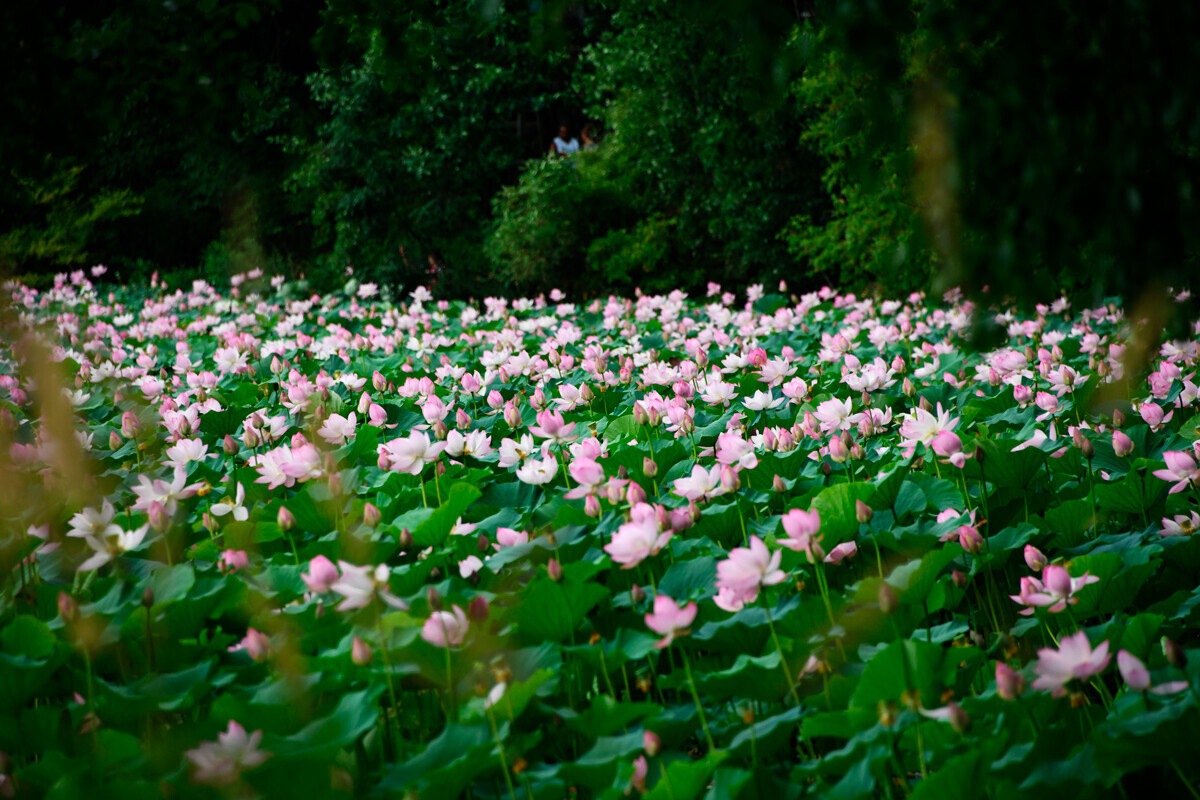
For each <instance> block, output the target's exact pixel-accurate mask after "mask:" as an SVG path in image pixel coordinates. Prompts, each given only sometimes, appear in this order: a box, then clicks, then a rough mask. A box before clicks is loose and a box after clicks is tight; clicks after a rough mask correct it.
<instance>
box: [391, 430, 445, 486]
mask: <svg viewBox="0 0 1200 800" xmlns="http://www.w3.org/2000/svg"><path fill="white" fill-rule="evenodd" d="M445 449H446V443H445V442H430V441H429V435H428V434H426V433H424V432H422V431H412V432H410V433H409V434H408V436H407V437H400V438H397V439H392V440H391V441H390V442H386V443H384V444H381V445H379V456H380V459H381V460H384V461H386V462H387V464H388V469H390V470H392V471H393V472H402V473H407V474H409V475H420V474H421V471H422V470H424V469H425V465H426V464H432V463H433V462H434V461H437V459H438V456H440V455H441V454H442V451H443V450H445Z"/></svg>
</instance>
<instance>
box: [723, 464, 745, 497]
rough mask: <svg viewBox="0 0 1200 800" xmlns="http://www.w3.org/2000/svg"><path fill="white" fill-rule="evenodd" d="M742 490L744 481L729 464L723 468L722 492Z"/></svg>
mask: <svg viewBox="0 0 1200 800" xmlns="http://www.w3.org/2000/svg"><path fill="white" fill-rule="evenodd" d="M740 488H742V479H741V478H740V477H739V476H738V474H737V470H735V469H734V468H733V467H731V466H729V465H728V464H726V465H724V466H722V467H721V490H722V491H724V492H736V491H737V490H738V489H740Z"/></svg>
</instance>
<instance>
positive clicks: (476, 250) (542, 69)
mask: <svg viewBox="0 0 1200 800" xmlns="http://www.w3.org/2000/svg"><path fill="white" fill-rule="evenodd" d="M1198 18H1200V8H1198V7H1196V6H1195V5H1193V4H1162V3H1153V2H1137V1H1136V0H1125V1H1124V2H1120V1H1118V0H1107V1H1105V0H1101V2H1099V3H1093V4H1090V5H1088V6H1087V7H1086V10H1081V9H1080V8H1079V7H1078V6H1077V4H1071V3H1067V2H1037V3H1035V2H1020V1H1018V2H1001V1H1000V0H985V1H984V2H982V3H978V4H973V5H972V6H971V7H970V8H969V9H963V8H960V7H959V4H957V3H953V2H946V1H945V0H940V1H939V0H929V1H928V2H924V1H920V0H918V1H915V2H908V3H882V2H867V1H866V0H844V1H843V2H836V3H825V2H816V3H811V2H767V1H766V0H762V1H761V2H737V3H734V2H715V3H714V2H700V1H699V0H676V1H675V2H654V3H652V2H644V0H643V1H641V2H638V1H635V0H608V1H606V2H600V1H598V0H597V1H594V2H582V3H568V2H561V1H560V0H552V1H551V2H543V3H538V2H527V3H502V2H499V0H479V1H477V2H455V1H453V0H447V1H446V2H431V1H430V0H424V1H422V0H418V1H417V2H405V3H396V2H382V1H381V0H328V1H327V2H315V1H313V0H292V1H291V2H287V3H283V2H281V0H246V1H245V2H216V0H195V1H193V2H189V1H188V0H167V2H165V3H164V2H158V1H151V0H108V1H107V2H89V3H62V4H54V3H45V4H19V5H18V6H15V7H13V8H12V9H9V10H8V11H7V12H6V13H5V15H3V18H2V19H0V68H2V69H3V71H4V74H5V75H6V76H7V77H6V85H5V88H4V90H3V93H2V94H0V104H2V105H0V162H2V165H3V167H4V169H3V171H2V174H0V265H2V267H3V269H4V271H5V272H6V273H8V274H10V275H17V276H23V277H25V278H26V279H27V280H31V281H34V282H37V281H45V280H48V279H49V276H52V275H53V274H54V273H56V272H61V271H64V270H68V269H76V268H80V267H83V266H88V265H91V264H95V263H104V264H107V265H108V266H109V267H110V268H111V269H112V270H113V275H114V276H116V278H118V279H122V280H145V279H146V278H147V277H148V276H149V275H150V274H151V273H152V272H154V271H158V272H159V273H160V275H162V276H165V277H167V278H168V279H170V280H174V281H182V280H184V279H190V278H191V277H193V276H196V275H201V276H205V277H209V278H217V277H219V276H222V275H228V274H232V273H235V272H241V271H245V270H247V269H252V268H254V267H259V266H261V267H263V268H265V269H268V270H272V271H279V272H284V273H287V274H289V275H293V276H297V277H298V276H301V275H303V276H304V277H306V278H307V279H308V280H309V281H310V284H312V285H313V286H314V288H326V287H330V286H334V285H337V284H339V283H340V282H341V281H342V280H344V276H345V274H346V271H347V267H352V268H353V269H354V271H355V273H356V274H357V275H358V276H360V277H362V278H365V279H373V280H378V281H380V282H382V283H384V284H387V285H395V286H397V287H399V286H407V287H411V286H413V285H416V284H418V283H425V284H430V283H433V284H436V286H437V289H438V291H439V292H440V293H441V294H443V295H446V296H479V295H481V294H485V293H498V292H530V291H538V290H543V289H546V288H549V287H551V286H559V287H561V288H564V289H566V290H568V291H571V292H573V293H575V294H577V295H580V296H592V295H597V294H600V293H603V292H606V291H609V290H615V291H630V290H632V289H633V288H634V287H635V286H636V287H641V288H643V289H645V290H655V291H657V290H662V289H668V288H675V287H681V288H684V289H695V288H697V287H699V286H702V285H703V283H704V281H706V280H710V279H712V280H718V281H721V282H722V283H725V284H726V285H728V286H737V285H744V284H747V283H750V282H755V281H775V280H778V279H780V278H786V279H788V280H789V282H790V283H791V285H792V286H793V288H806V287H811V286H819V285H821V284H822V283H838V284H839V285H841V286H843V287H847V288H852V289H857V290H870V289H873V288H879V289H881V290H884V291H887V292H891V293H894V292H900V291H907V290H911V289H918V288H932V289H934V290H941V289H944V288H947V287H949V286H952V285H960V284H961V285H964V286H966V287H967V288H968V289H970V290H979V289H981V288H983V287H989V288H990V289H991V290H992V291H993V292H994V293H999V294H1012V295H1014V296H1015V297H1016V298H1017V299H1019V300H1030V299H1033V300H1043V299H1047V298H1049V297H1052V296H1053V295H1055V294H1057V293H1058V292H1060V291H1068V292H1076V293H1080V294H1081V296H1082V297H1081V299H1082V301H1083V302H1095V301H1098V300H1099V299H1100V298H1102V297H1103V296H1105V295H1106V294H1115V293H1119V294H1123V295H1125V296H1126V297H1127V298H1136V297H1137V296H1139V295H1140V294H1141V293H1142V292H1143V291H1144V290H1145V289H1146V288H1147V287H1148V286H1151V285H1152V286H1154V287H1156V288H1159V287H1164V286H1176V287H1179V286H1182V285H1183V284H1185V283H1186V281H1187V279H1188V278H1189V276H1190V275H1191V274H1192V272H1193V271H1194V270H1195V268H1196V244H1197V242H1196V235H1197V233H1196V232H1197V225H1196V224H1195V223H1196V221H1197V217H1196V198H1195V193H1196V187H1197V183H1196V178H1197V152H1198V151H1197V146H1198V144H1200V74H1198V73H1197V71H1196V70H1195V68H1194V66H1195V64H1196V63H1200V52H1198V51H1200V37H1197V35H1196V34H1197V33H1200V26H1198V25H1197V22H1198ZM560 122H566V123H567V124H568V125H569V126H570V127H571V128H572V131H573V133H575V134H577V133H578V131H579V128H580V127H581V126H582V125H584V124H590V125H591V126H592V129H593V131H594V135H595V137H596V138H597V139H598V141H599V142H600V146H599V147H598V148H597V149H596V150H594V151H592V152H589V153H586V154H583V155H581V156H580V157H577V158H574V159H570V160H559V159H551V158H547V157H546V155H545V153H546V151H547V149H548V147H549V145H550V139H551V138H552V137H553V135H554V133H555V132H556V130H557V127H558V124H559V123H560Z"/></svg>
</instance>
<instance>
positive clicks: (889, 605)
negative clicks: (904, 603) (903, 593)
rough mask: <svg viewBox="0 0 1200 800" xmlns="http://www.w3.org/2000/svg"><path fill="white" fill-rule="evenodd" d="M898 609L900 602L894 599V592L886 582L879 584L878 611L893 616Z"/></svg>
mask: <svg viewBox="0 0 1200 800" xmlns="http://www.w3.org/2000/svg"><path fill="white" fill-rule="evenodd" d="M899 607H900V600H899V599H898V598H897V597H896V590H895V589H893V588H892V587H891V585H890V584H888V583H886V582H881V583H880V584H879V610H880V611H882V612H883V613H884V614H893V613H895V611H896V609H897V608H899Z"/></svg>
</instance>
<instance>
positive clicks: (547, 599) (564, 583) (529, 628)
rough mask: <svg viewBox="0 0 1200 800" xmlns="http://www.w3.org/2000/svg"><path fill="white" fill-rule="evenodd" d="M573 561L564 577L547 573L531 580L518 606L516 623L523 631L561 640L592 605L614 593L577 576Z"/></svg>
mask: <svg viewBox="0 0 1200 800" xmlns="http://www.w3.org/2000/svg"><path fill="white" fill-rule="evenodd" d="M580 566H582V565H579V564H571V565H569V566H568V567H567V568H566V569H565V575H564V577H563V579H562V580H561V581H557V582H556V581H553V580H550V579H549V578H548V577H543V578H539V579H538V580H535V581H533V583H531V584H530V586H529V588H528V589H527V590H526V591H525V593H524V598H523V599H522V601H521V605H520V607H519V608H518V609H517V626H518V627H519V628H520V631H521V633H522V635H523V636H524V637H525V638H527V639H529V640H531V641H535V642H540V641H551V642H561V641H564V640H566V639H567V638H569V637H570V636H571V633H572V632H573V631H574V630H575V628H576V627H578V625H579V623H580V622H582V621H583V618H584V617H585V616H586V615H587V613H588V612H589V611H591V610H592V608H593V607H594V606H595V605H596V604H597V603H599V602H600V601H601V600H603V599H604V598H605V597H608V596H609V594H611V591H610V590H609V589H608V587H606V586H602V585H600V584H598V583H590V582H585V581H582V580H579V579H578V578H576V577H574V574H573V573H574V572H575V570H574V569H573V568H575V567H580Z"/></svg>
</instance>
